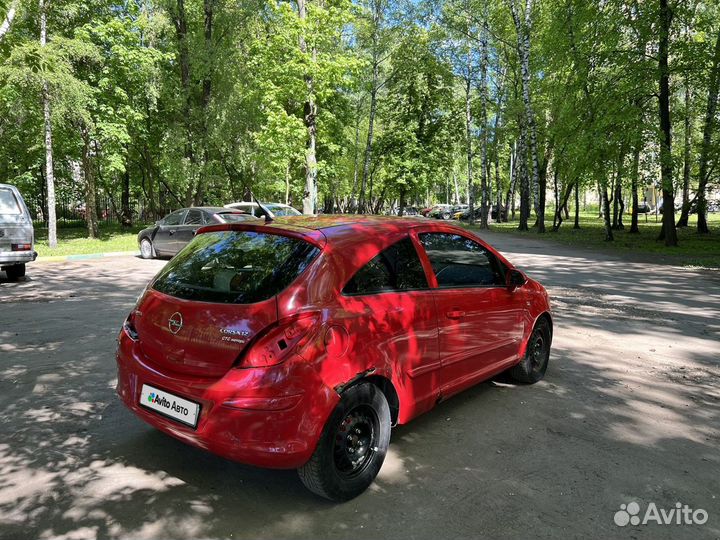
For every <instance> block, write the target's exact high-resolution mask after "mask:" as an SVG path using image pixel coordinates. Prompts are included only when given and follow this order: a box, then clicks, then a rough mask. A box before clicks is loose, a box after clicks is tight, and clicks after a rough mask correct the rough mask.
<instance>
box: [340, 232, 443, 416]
mask: <svg viewBox="0 0 720 540" xmlns="http://www.w3.org/2000/svg"><path fill="white" fill-rule="evenodd" d="M340 303H341V309H340V310H339V312H338V318H337V319H338V320H342V319H343V318H344V319H345V321H346V324H347V329H348V333H349V335H350V336H352V337H351V339H352V340H353V341H354V343H353V346H352V349H351V350H353V357H354V358H357V359H358V361H359V362H363V366H354V365H351V364H350V362H348V365H347V370H348V373H347V375H348V376H353V375H355V374H356V372H357V371H360V370H362V369H365V368H364V366H365V365H369V366H372V367H373V368H378V369H382V368H388V369H389V370H390V372H391V373H393V380H394V383H395V385H396V389H397V391H398V393H399V395H400V404H401V409H400V415H399V421H400V422H401V423H403V422H406V421H407V420H409V419H410V418H412V417H414V416H416V415H418V414H420V413H422V412H424V411H426V410H428V409H430V408H431V407H432V406H433V404H434V403H435V401H436V400H437V397H438V395H439V388H440V367H441V366H440V362H439V358H438V350H437V321H436V319H437V316H436V313H435V302H434V299H433V295H432V291H431V290H430V288H429V286H428V282H427V278H426V275H425V272H424V270H423V266H422V264H421V262H420V259H419V256H418V253H417V251H416V249H415V246H414V244H413V242H412V240H411V239H410V238H409V237H407V236H406V237H405V238H404V239H402V240H400V241H398V242H396V243H394V244H392V245H391V246H389V247H388V248H386V249H384V250H383V251H382V252H381V253H379V254H378V255H377V256H375V257H374V258H373V259H372V260H370V261H369V262H368V263H367V264H365V265H364V266H363V267H362V268H361V269H360V270H358V271H357V272H356V273H355V275H354V276H353V277H352V278H351V279H350V280H349V281H348V282H347V284H346V285H345V286H344V288H343V291H342V295H341V297H340Z"/></svg>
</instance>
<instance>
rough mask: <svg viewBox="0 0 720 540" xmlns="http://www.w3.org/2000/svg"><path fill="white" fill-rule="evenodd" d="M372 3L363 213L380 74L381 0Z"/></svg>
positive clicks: (361, 198)
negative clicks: (370, 80)
mask: <svg viewBox="0 0 720 540" xmlns="http://www.w3.org/2000/svg"><path fill="white" fill-rule="evenodd" d="M301 1H304V0H301ZM372 4H373V13H372V18H373V29H372V84H371V86H370V113H369V117H368V134H367V140H366V142H365V160H364V162H363V175H362V181H361V183H360V197H359V199H360V200H359V203H358V213H364V212H365V211H366V205H365V189H366V188H367V182H368V177H369V175H370V165H371V163H372V145H373V138H374V135H375V116H376V114H377V92H378V78H379V75H380V48H379V35H378V34H379V32H380V24H381V23H382V4H381V0H373V2H372Z"/></svg>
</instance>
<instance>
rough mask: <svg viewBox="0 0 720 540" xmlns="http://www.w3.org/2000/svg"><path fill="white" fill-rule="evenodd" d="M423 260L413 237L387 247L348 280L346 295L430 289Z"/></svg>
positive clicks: (344, 290)
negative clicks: (414, 244)
mask: <svg viewBox="0 0 720 540" xmlns="http://www.w3.org/2000/svg"><path fill="white" fill-rule="evenodd" d="M427 288H428V284H427V279H426V278H425V272H424V271H423V267H422V264H421V263H420V258H419V257H418V254H417V251H415V246H413V243H412V240H410V238H404V239H403V240H400V241H399V242H396V243H395V244H393V245H392V246H390V247H389V248H386V249H385V250H384V251H382V252H381V253H380V254H379V255H377V256H376V257H375V258H374V259H373V260H371V261H370V262H369V263H367V264H366V265H365V266H363V267H362V268H361V269H360V270H358V271H357V273H356V274H355V275H354V276H353V277H352V279H351V280H350V281H348V283H347V285H345V288H344V289H343V294H373V293H379V292H384V291H408V290H413V289H427Z"/></svg>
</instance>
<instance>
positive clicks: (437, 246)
mask: <svg viewBox="0 0 720 540" xmlns="http://www.w3.org/2000/svg"><path fill="white" fill-rule="evenodd" d="M418 238H419V240H420V243H421V244H422V246H423V248H424V250H425V253H426V254H427V257H428V259H429V261H430V264H431V266H432V269H433V273H434V275H435V279H436V280H437V288H436V289H434V291H433V292H434V295H435V301H436V306H437V312H438V332H439V334H438V344H439V351H440V359H441V362H442V379H443V383H442V384H443V394H447V395H449V394H453V393H455V392H458V391H460V390H462V389H464V388H466V387H468V386H470V385H472V384H474V383H476V382H477V381H479V380H482V379H484V378H486V377H487V376H488V375H489V374H491V373H492V372H494V371H497V370H498V369H499V368H500V367H501V366H503V365H505V364H511V363H512V362H513V361H514V360H515V358H516V357H517V350H518V347H519V344H520V339H521V337H522V326H521V324H522V323H521V315H522V311H521V310H522V308H523V307H524V304H523V303H522V301H521V299H520V296H521V295H520V294H517V293H514V292H511V291H509V290H508V289H507V288H506V287H505V276H504V271H503V270H504V269H503V268H502V265H501V263H500V261H498V260H497V258H496V257H495V256H494V255H493V254H492V252H491V251H490V250H488V249H486V248H485V247H484V246H483V245H482V244H480V243H479V242H476V241H474V240H472V239H470V238H468V237H466V236H463V235H460V234H455V233H449V232H442V233H440V232H428V233H421V234H419V235H418Z"/></svg>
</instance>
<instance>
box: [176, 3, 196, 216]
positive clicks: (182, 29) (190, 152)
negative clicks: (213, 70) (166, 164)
mask: <svg viewBox="0 0 720 540" xmlns="http://www.w3.org/2000/svg"><path fill="white" fill-rule="evenodd" d="M176 8H177V12H175V13H173V14H172V19H173V24H174V26H175V37H176V38H177V41H178V56H179V59H178V60H179V64H180V85H181V86H182V90H183V94H184V96H183V97H184V100H183V108H184V110H183V122H184V124H185V151H184V152H185V158H186V159H187V161H188V163H189V164H190V166H191V167H190V169H191V170H190V173H189V175H188V186H187V190H186V191H185V205H186V206H191V205H192V203H193V199H194V197H195V175H196V174H197V166H196V165H197V162H196V157H195V151H194V148H193V146H194V145H193V126H192V120H191V116H192V115H191V110H192V88H191V81H190V51H189V46H188V39H187V33H188V28H187V17H186V13H185V0H177V4H176Z"/></svg>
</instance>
